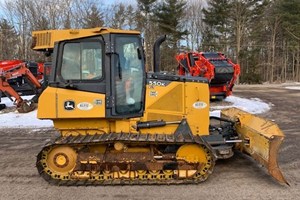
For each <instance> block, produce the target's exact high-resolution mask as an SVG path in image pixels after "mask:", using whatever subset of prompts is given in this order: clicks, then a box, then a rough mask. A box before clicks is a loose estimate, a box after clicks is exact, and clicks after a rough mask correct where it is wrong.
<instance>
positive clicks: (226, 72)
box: [176, 52, 240, 99]
mask: <svg viewBox="0 0 300 200" xmlns="http://www.w3.org/2000/svg"><path fill="white" fill-rule="evenodd" d="M176 60H177V61H178V64H179V66H178V73H179V74H180V75H187V76H201V77H206V78H207V79H208V80H209V83H210V97H211V99H224V98H226V97H227V96H229V95H231V94H232V88H233V86H234V83H235V81H236V79H237V78H238V76H239V74H240V66H239V65H238V64H234V63H233V62H232V61H231V60H230V59H228V58H226V57H225V56H224V54H222V53H215V52H200V53H199V52H189V53H180V54H178V55H177V56H176Z"/></svg>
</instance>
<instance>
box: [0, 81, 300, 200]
mask: <svg viewBox="0 0 300 200" xmlns="http://www.w3.org/2000/svg"><path fill="white" fill-rule="evenodd" d="M234 93H235V95H236V96H239V97H247V98H260V99H262V100H263V101H265V102H270V103H272V104H273V105H274V106H272V109H271V110H270V111H269V112H267V113H264V114H263V115H262V116H263V117H266V118H268V119H271V120H274V121H275V122H276V123H277V124H279V126H280V128H281V129H282V130H283V131H284V133H285V134H286V139H285V141H284V143H283V144H282V146H281V148H280V152H279V156H278V162H279V166H280V168H281V169H282V172H283V174H284V176H285V177H286V179H287V180H288V182H289V184H290V186H286V185H281V184H278V183H277V182H276V181H274V180H273V179H272V178H271V177H270V176H269V175H268V174H267V173H266V170H264V169H263V168H262V167H261V166H259V165H258V164H256V163H255V162H254V161H253V160H251V159H249V158H248V157H247V156H245V155H242V154H239V153H237V154H235V156H234V157H233V158H230V159H228V160H222V161H217V163H216V166H215V169H214V172H213V174H212V175H211V176H210V177H209V178H208V180H207V181H205V182H204V183H201V184H198V185H170V186H102V187H101V186H96V187H94V186H89V187H82V186H81V187H59V186H52V185H49V184H48V183H47V182H46V181H45V180H44V179H42V178H41V177H40V176H39V174H38V172H37V170H36V168H35V160H36V155H37V154H38V152H39V151H40V149H41V148H42V146H43V144H44V143H46V141H47V140H48V139H50V138H54V137H55V135H56V134H55V131H54V130H52V129H3V128H1V129H0V200H8V199H272V200H275V199H276V200H277V199H299V196H300V156H299V155H300V148H299V144H300V125H299V123H300V115H299V112H300V100H299V99H300V90H287V89H284V88H283V87H281V86H279V85H271V86H265V85H258V86H247V85H240V86H237V87H235V91H234ZM0 117H1V116H0ZM0 127H1V125H0Z"/></svg>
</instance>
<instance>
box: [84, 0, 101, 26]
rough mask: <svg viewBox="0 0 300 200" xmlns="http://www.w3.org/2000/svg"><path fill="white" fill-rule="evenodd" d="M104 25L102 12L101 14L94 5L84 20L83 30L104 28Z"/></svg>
mask: <svg viewBox="0 0 300 200" xmlns="http://www.w3.org/2000/svg"><path fill="white" fill-rule="evenodd" d="M103 25H104V21H103V14H102V12H100V11H99V9H98V8H97V7H96V6H95V5H92V7H91V8H90V9H89V10H87V11H86V16H85V18H84V19H83V28H95V27H102V26H103Z"/></svg>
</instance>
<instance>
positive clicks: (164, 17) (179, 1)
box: [154, 0, 187, 48]
mask: <svg viewBox="0 0 300 200" xmlns="http://www.w3.org/2000/svg"><path fill="white" fill-rule="evenodd" d="M185 8H186V1H185V0H164V1H163V2H162V3H161V4H159V5H158V6H157V7H156V10H155V12H154V14H155V17H156V22H157V23H158V27H159V29H160V31H161V32H162V33H163V34H167V35H168V36H169V40H170V41H171V44H172V46H173V48H176V47H177V42H178V40H180V39H182V36H184V35H187V30H182V27H183V24H182V23H181V20H182V19H183V16H184V14H185Z"/></svg>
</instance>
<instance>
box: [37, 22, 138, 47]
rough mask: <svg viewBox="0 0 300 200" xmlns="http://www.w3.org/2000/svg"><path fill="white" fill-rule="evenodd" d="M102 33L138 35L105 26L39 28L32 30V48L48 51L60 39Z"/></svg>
mask: <svg viewBox="0 0 300 200" xmlns="http://www.w3.org/2000/svg"><path fill="white" fill-rule="evenodd" d="M103 34H133V35H140V32H139V31H133V30H120V29H112V28H106V27H97V28H90V29H64V30H41V31H33V32H32V38H33V39H32V49H33V50H37V51H48V50H51V49H53V48H54V43H55V42H58V41H62V40H70V39H77V38H83V37H89V36H94V35H103Z"/></svg>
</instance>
